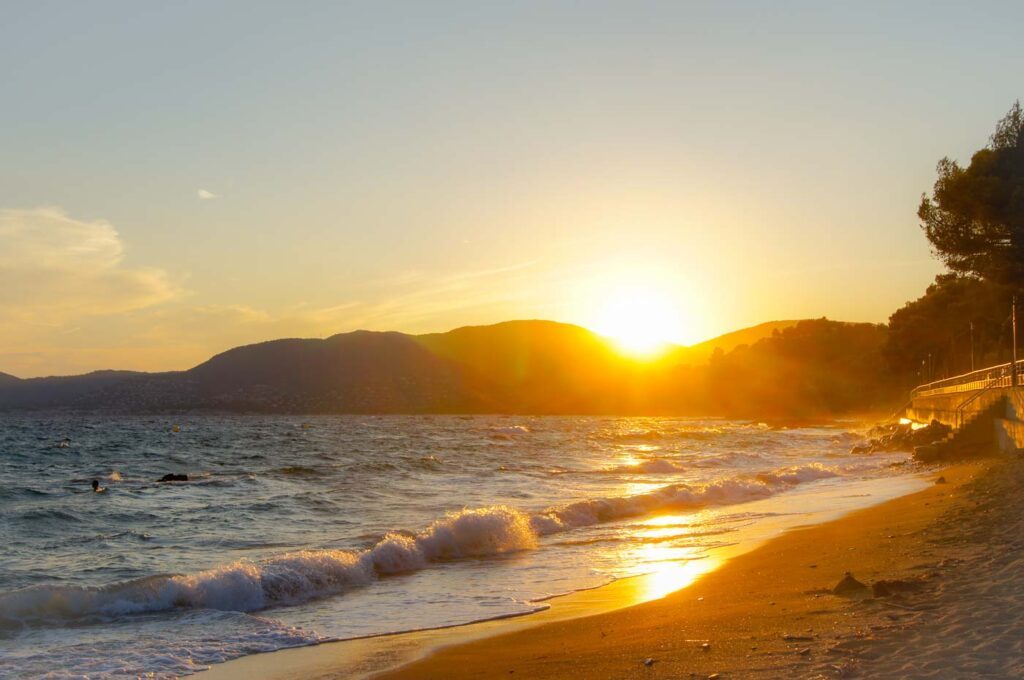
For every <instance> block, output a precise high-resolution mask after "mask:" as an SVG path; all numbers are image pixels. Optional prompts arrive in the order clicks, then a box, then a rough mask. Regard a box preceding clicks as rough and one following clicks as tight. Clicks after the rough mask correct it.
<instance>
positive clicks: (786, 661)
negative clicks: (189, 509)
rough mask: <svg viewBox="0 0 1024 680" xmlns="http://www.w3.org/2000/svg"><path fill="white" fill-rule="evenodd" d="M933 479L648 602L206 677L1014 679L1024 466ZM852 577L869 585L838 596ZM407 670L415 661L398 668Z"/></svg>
mask: <svg viewBox="0 0 1024 680" xmlns="http://www.w3.org/2000/svg"><path fill="white" fill-rule="evenodd" d="M929 481H930V482H932V483H931V484H930V486H928V487H927V488H926V489H924V490H922V491H919V492H917V493H912V494H909V495H906V496H902V497H900V498H896V499H894V500H890V501H887V502H884V503H882V504H879V505H875V506H873V507H869V508H867V509H863V510H858V511H855V512H853V513H851V514H847V515H845V516H843V517H841V518H839V519H837V520H834V521H829V522H826V523H824V524H818V525H814V526H809V527H804V528H800V529H796V530H792V531H788V532H786V533H784V534H783V535H781V536H778V537H777V538H774V539H772V540H769V541H767V542H765V543H763V544H762V545H760V546H759V547H757V548H755V549H754V550H752V551H750V552H746V553H744V554H740V555H738V556H735V557H731V558H729V557H726V558H725V560H724V562H723V563H722V564H721V566H720V567H719V568H717V569H713V570H710V571H708V572H707V573H703V574H695V575H694V577H695V581H694V582H693V583H692V585H690V586H688V587H685V588H683V589H681V590H678V591H675V592H672V593H670V594H668V595H666V596H665V597H662V598H660V599H656V600H653V601H649V602H645V603H643V604H639V605H635V606H629V607H625V608H615V604H616V602H619V603H621V602H623V601H625V599H626V598H629V597H635V595H636V593H635V592H631V591H633V590H635V588H638V587H643V585H642V580H639V579H626V580H623V581H620V582H617V583H615V584H612V585H611V586H608V587H605V588H599V589H597V590H595V591H590V592H588V593H581V594H576V595H574V596H570V597H568V598H563V599H565V600H566V601H567V602H564V603H559V604H560V605H562V606H555V607H552V609H551V610H549V611H547V612H544V613H541V614H537V615H533V616H529V617H524V618H520V619H511V620H505V621H492V622H486V623H483V624H476V625H469V626H462V627H459V628H458V629H455V630H454V631H425V632H423V633H414V634H412V635H401V636H389V638H388V639H385V640H381V639H376V640H367V641H355V642H348V643H341V644H340V645H330V644H328V645H321V646H318V647H314V648H307V649H297V650H285V651H283V652H278V653H275V654H270V655H256V656H253V657H248V658H245V659H240V660H238V661H236V662H233V663H230V664H225V665H224V666H220V667H215V668H214V669H213V670H212V671H211V672H210V673H209V674H207V676H208V677H211V678H217V677H242V676H243V675H250V674H251V673H253V672H255V671H257V670H258V671H259V672H260V674H261V675H263V676H268V677H278V678H284V677H341V673H342V671H341V668H345V669H346V670H345V671H344V673H345V676H346V677H347V676H348V674H349V673H351V672H352V669H353V668H358V669H359V671H360V674H362V673H366V674H368V675H372V676H373V677H377V678H387V679H399V678H403V679H404V678H497V677H518V678H565V677H570V676H574V675H575V676H582V677H587V678H625V677H636V678H660V677H664V678H677V677H708V678H712V677H718V678H731V677H744V678H746V677H780V676H782V675H786V676H791V677H1013V676H1019V674H1020V672H1021V670H1022V666H1021V663H1020V662H1019V661H1017V659H1019V658H1020V657H1019V651H1020V647H1021V634H1020V633H1021V632H1022V631H1024V618H1022V615H1021V613H1020V612H1021V607H1020V606H1019V604H1020V597H1021V596H1020V595H1019V593H1020V592H1024V590H1022V588H1021V586H1022V585H1024V575H1022V573H1021V570H1020V566H1021V560H1020V558H1019V550H1020V547H1021V541H1022V540H1024V539H1020V538H1019V536H1020V531H1019V528H1020V523H1021V520H1020V519H1017V517H1016V514H1015V513H1014V510H1013V508H1014V505H1013V503H1012V499H1013V498H1014V497H1015V496H1016V495H1017V494H1018V493H1019V492H1020V490H1021V489H1022V485H1024V464H1022V463H1021V462H1020V461H1018V460H1016V459H1015V458H1014V459H1008V458H1003V459H998V460H995V459H986V460H980V461H974V462H969V463H963V464H959V465H955V466H952V467H948V468H945V469H936V470H934V471H931V472H930V473H929ZM846 572H852V574H853V575H854V577H855V578H856V579H857V581H859V582H860V583H862V584H864V586H865V588H863V589H862V590H858V589H856V588H854V589H853V591H852V592H849V593H846V594H843V595H837V594H835V593H834V592H833V588H834V587H835V586H836V585H837V584H838V583H839V582H840V581H841V580H842V579H843V577H844V574H845V573H846ZM602 607H603V608H604V609H606V610H610V611H604V612H603V613H599V614H591V612H594V611H600V610H601V608H602ZM424 650H426V651H424ZM417 657H419V658H417ZM401 658H413V659H416V660H415V661H413V662H411V663H406V664H404V665H401V666H399V667H397V668H395V667H394V664H395V661H396V660H397V659H401ZM375 666H376V667H377V668H379V669H388V668H389V667H390V670H384V672H382V673H377V674H374V673H373V672H372V669H373V668H374V667H375ZM954 671H955V672H954ZM950 673H952V675H951V674H950ZM716 674H717V675H716Z"/></svg>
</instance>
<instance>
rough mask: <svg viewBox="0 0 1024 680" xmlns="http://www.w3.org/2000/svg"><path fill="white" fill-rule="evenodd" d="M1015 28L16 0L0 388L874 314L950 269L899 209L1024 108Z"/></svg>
mask: <svg viewBox="0 0 1024 680" xmlns="http://www.w3.org/2000/svg"><path fill="white" fill-rule="evenodd" d="M1022 23H1024V3H1009V2H1007V3H962V2H959V3H952V2H948V3H942V2H927V3H915V2H900V3H889V2H885V3H820V2H807V3H795V2H722V3H707V2H701V3H688V2H670V3H655V2H615V3H603V2H585V3H584V2H543V3H533V2H505V3H492V2H465V3H452V2H438V3H422V2H409V3H398V2H379V3H368V2H367V3H343V2H313V1H310V2H302V3H284V2H277V3H266V2H257V1H254V0H247V1H246V2H217V1H205V0H204V1H202V2H190V1H185V0H182V1H179V2H173V3H155V2H149V3H144V2H136V1H135V0H131V1H126V2H106V1H103V0H98V1H95V2H89V3H81V2H74V1H72V0H67V1H66V2H46V1H41V0H32V1H30V2H18V1H13V2H12V1H10V0H9V1H8V2H5V3H4V4H3V5H2V7H0V65H2V66H0V93H2V96H0V102H2V105H0V371H4V372H9V373H12V374H15V375H18V376H21V377H31V376H40V375H50V374H66V373H79V372H85V371H89V370H95V369H101V368H122V369H137V370H174V369H185V368H189V367H191V366H193V365H195V364H197V363H199V362H201V361H203V360H205V359H206V358H208V357H209V356H210V355H212V354H214V353H217V352H220V351H223V350H225V349H228V348H230V347H233V346H236V345H239V344H245V343H250V342H256V341H261V340H266V339H272V338H278V337H326V336H329V335H332V334H334V333H340V332H347V331H351V330H355V329H360V328H366V329H371V330H398V331H404V332H411V333H421V332H433V331H443V330H447V329H450V328H454V327H457V326H463V325H474V324H487V323H494V322H498V321H503V320H507V319H522V318H545V319H554V320H559V321H566V322H570V323H578V324H581V325H584V326H587V327H590V328H595V329H596V330H598V331H601V332H609V333H614V332H615V331H616V330H621V327H622V326H623V325H626V324H628V323H631V317H630V316H629V314H628V313H624V312H621V311H620V312H617V311H615V310H622V309H624V308H625V309H627V312H628V310H636V309H638V308H642V309H644V310H647V311H646V312H644V313H645V314H647V313H648V312H649V314H648V316H652V315H653V316H656V317H658V319H659V321H658V332H660V333H661V334H663V335H665V336H667V339H670V340H673V341H677V342H681V343H692V342H696V341H700V340H703V339H706V338H710V337H712V336H715V335H718V334H720V333H723V332H727V331H730V330H734V329H737V328H741V327H745V326H749V325H753V324H755V323H759V322H762V321H768V320H774V319H794V318H806V317H821V316H828V317H829V318H834V319H840V320H849V321H872V322H884V321H885V320H886V319H887V318H888V316H889V314H890V313H892V311H894V310H895V309H896V308H898V307H899V306H900V305H902V304H903V303H904V302H905V301H907V300H909V299H912V298H915V297H918V296H920V295H921V294H923V292H924V289H925V287H926V286H927V285H928V284H929V283H930V282H931V281H932V280H933V278H934V276H935V275H936V274H937V273H939V272H940V271H941V267H940V265H939V264H938V263H937V262H936V261H935V259H934V258H933V257H931V255H930V253H929V248H928V244H927V242H926V240H925V238H924V236H923V234H922V232H921V230H920V227H919V225H918V221H917V218H916V215H915V213H916V208H917V204H918V203H919V201H920V197H921V194H922V192H924V191H927V190H929V189H930V188H931V185H932V183H933V182H934V178H935V164H936V162H937V161H938V160H939V159H940V158H942V157H943V156H950V157H952V158H956V159H960V160H964V161H966V160H969V158H970V155H971V153H973V152H974V151H975V150H977V149H978V148H981V147H982V146H983V145H984V144H985V143H986V141H987V138H988V135H989V134H990V133H991V131H992V130H993V128H994V125H995V122H996V121H997V120H998V119H999V118H1001V117H1002V115H1003V114H1004V113H1005V112H1006V110H1007V109H1008V108H1009V107H1010V105H1011V104H1012V102H1013V100H1014V99H1016V98H1018V97H1019V96H1021V94H1022V91H1021V82H1020V79H1019V74H1020V73H1022V72H1024V50H1021V49H1020V41H1019V27H1020V26H1021V25H1022ZM652 300H654V301H656V304H655V303H654V302H651V301H652ZM638 303H643V304H638ZM648 303H650V304H648ZM645 305H646V306H645ZM638 323H643V321H642V320H641V321H639V322H638ZM648 323H650V322H649V321H648ZM617 324H618V326H619V327H620V328H618V329H617V328H616V325H617Z"/></svg>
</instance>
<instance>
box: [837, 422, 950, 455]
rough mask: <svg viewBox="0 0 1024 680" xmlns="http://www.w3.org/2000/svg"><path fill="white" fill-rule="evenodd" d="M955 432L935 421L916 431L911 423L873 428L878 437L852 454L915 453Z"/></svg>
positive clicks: (855, 447) (855, 448) (853, 449)
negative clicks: (918, 449)
mask: <svg viewBox="0 0 1024 680" xmlns="http://www.w3.org/2000/svg"><path fill="white" fill-rule="evenodd" d="M952 432H953V428H951V427H950V426H949V425H945V424H943V423H940V422H939V421H937V420H933V421H932V422H930V423H929V424H928V425H926V426H925V427H918V428H917V429H916V430H915V429H914V426H913V425H912V424H911V423H898V424H895V425H886V426H879V427H876V428H873V429H872V431H871V434H873V435H878V436H876V437H875V438H873V439H870V440H868V441H867V442H865V443H864V444H860V445H858V446H854V447H853V448H852V449H850V453H877V452H879V451H914V450H915V447H927V446H929V445H932V444H935V443H936V442H943V441H945V440H946V439H947V438H948V437H949V435H950V434H951V433H952Z"/></svg>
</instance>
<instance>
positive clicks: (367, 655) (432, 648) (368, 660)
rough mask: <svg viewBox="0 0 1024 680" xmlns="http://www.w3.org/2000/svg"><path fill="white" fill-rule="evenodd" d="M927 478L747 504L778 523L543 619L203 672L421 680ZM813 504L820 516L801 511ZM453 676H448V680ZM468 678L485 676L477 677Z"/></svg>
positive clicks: (649, 593)
mask: <svg viewBox="0 0 1024 680" xmlns="http://www.w3.org/2000/svg"><path fill="white" fill-rule="evenodd" d="M927 475H930V476H931V477H934V475H933V474H931V473H930V472H929V473H926V472H918V473H914V474H908V475H900V476H894V477H891V478H879V479H872V480H861V481H858V482H855V483H852V484H846V485H842V486H838V487H836V488H834V489H831V490H829V491H826V492H824V493H823V492H822V491H821V490H820V489H817V490H815V489H811V490H804V491H802V492H799V493H794V494H792V495H791V496H789V497H782V498H779V497H774V498H770V499H765V500H761V501H753V502H750V503H747V504H743V508H744V509H745V510H748V511H756V510H767V511H770V512H772V513H773V514H774V515H775V516H774V517H771V518H769V519H766V520H762V521H761V522H760V523H759V524H757V525H756V527H755V528H754V529H751V530H748V531H746V532H745V533H744V534H742V535H740V536H739V537H738V540H737V541H736V542H734V543H731V544H729V545H726V546H722V547H717V548H711V549H709V550H708V551H707V552H706V553H705V554H704V555H703V556H702V557H701V558H697V559H694V560H690V561H687V562H682V563H675V564H674V566H673V567H672V568H671V569H669V570H667V571H666V572H655V573H651V574H641V575H636V576H629V577H623V578H619V579H616V580H613V581H612V582H610V583H607V584H604V585H601V586H597V587H594V588H589V589H583V590H578V591H573V592H570V593H566V594H560V595H554V596H552V597H549V598H545V599H544V600H537V601H534V602H533V604H538V605H547V606H545V607H542V608H540V609H539V610H538V611H534V612H524V613H521V614H514V615H508V616H499V617H495V618H492V619H485V620H482V621H474V622H466V623H462V624H455V625H452V626H446V627H437V628H428V629H423V630H413V631H405V632H396V633H384V634H380V635H374V636H367V637H360V638H352V639H345V640H340V641H331V642H324V643H320V644H316V645H309V646H304V647H296V648H289V649H283V650H278V651H274V652H269V653H261V654H254V655H249V656H244V657H240V658H237V659H233V660H230V661H227V662H225V663H222V664H216V665H214V666H211V667H210V669H209V670H207V671H204V672H202V677H203V678H204V679H209V680H223V679H227V680H234V679H239V680H242V679H245V680H248V678H250V677H253V676H254V675H257V676H259V677H261V678H274V679H279V680H285V679H290V678H316V677H338V676H339V675H341V676H344V677H346V678H377V677H391V674H392V673H394V674H395V676H394V677H420V676H419V675H417V673H419V670H416V671H413V672H412V674H410V675H403V674H404V673H405V670H406V669H407V668H409V667H410V665H415V666H417V667H418V666H419V665H420V664H421V663H424V662H426V663H429V662H430V660H431V659H432V658H434V656H435V655H437V654H438V653H439V652H441V651H443V650H449V649H451V648H455V647H463V646H467V645H475V644H487V643H488V642H489V641H493V640H497V639H499V638H501V639H504V638H505V637H508V636H514V635H517V634H519V633H522V632H528V631H531V630H535V629H537V628H540V627H547V626H551V625H556V624H563V623H565V624H567V625H571V624H572V623H573V622H576V621H580V620H585V619H589V618H591V617H594V616H603V615H615V614H617V613H619V612H622V611H626V610H629V609H631V608H635V607H642V606H645V605H652V604H657V603H659V602H662V601H664V599H665V598H671V597H673V596H674V595H677V594H678V593H679V592H684V591H686V590H687V589H690V588H692V587H693V584H694V582H695V581H698V579H701V578H706V577H707V575H709V574H714V573H718V571H719V570H720V569H722V568H723V565H724V567H728V566H729V565H730V564H731V563H733V561H735V560H737V559H743V557H745V556H747V555H748V554H750V553H752V552H755V551H757V550H759V549H761V548H763V547H764V546H765V545H769V544H771V543H772V542H774V541H776V540H778V539H779V538H781V537H783V536H786V535H787V534H788V533H790V532H793V531H800V530H802V529H804V528H806V527H808V526H810V527H816V526H822V525H823V524H828V523H832V522H835V521H842V520H843V518H845V517H848V516H850V514H851V513H853V514H855V513H858V512H861V511H863V510H864V509H865V508H867V509H871V508H874V507H879V505H880V504H881V505H884V504H886V503H890V502H892V501H893V499H896V500H898V499H900V498H905V497H906V496H907V494H914V493H919V492H920V489H922V488H925V489H926V488H927V487H928V485H930V484H931V481H930V480H929V481H927V482H925V481H922V480H923V476H927ZM858 491H859V492H860V493H857V492H858ZM868 497H870V498H871V502H869V503H866V504H865V502H864V500H863V499H864V498H868ZM809 499H810V500H811V501H812V502H813V508H814V509H812V510H810V511H808V510H806V509H801V508H804V507H805V504H806V503H807V502H808V500H809ZM730 507H732V508H735V507H736V506H730ZM495 644H497V643H495ZM382 674H383V675H382ZM446 674H447V672H442V673H441V675H442V676H445V675H446ZM439 677H440V676H439ZM466 677H486V676H485V675H479V674H478V675H472V676H466Z"/></svg>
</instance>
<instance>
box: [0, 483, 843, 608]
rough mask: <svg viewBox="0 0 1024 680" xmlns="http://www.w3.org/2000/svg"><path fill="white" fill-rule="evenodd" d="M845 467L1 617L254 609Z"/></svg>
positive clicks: (461, 527)
mask: <svg viewBox="0 0 1024 680" xmlns="http://www.w3.org/2000/svg"><path fill="white" fill-rule="evenodd" d="M836 476H838V473H837V472H835V471H833V470H831V469H829V468H826V467H823V466H821V465H804V466H799V467H791V468H783V469H780V470H775V471H772V472H768V473H762V474H758V475H754V476H749V477H748V476H744V477H734V478H725V479H720V480H716V481H712V482H709V483H707V484H693V485H689V484H672V485H668V486H663V487H661V488H659V489H655V490H654V491H651V492H649V493H645V494H639V495H634V496H622V497H611V498H599V499H591V500H584V501H577V502H574V503H568V504H565V505H561V506H557V507H553V508H548V509H546V510H543V511H541V512H538V513H534V514H532V515H531V514H527V513H526V512H523V511H521V510H517V509H515V508H511V507H508V506H504V505H498V506H492V507H486V508H476V509H464V510H460V511H457V512H452V513H448V514H447V515H445V516H444V517H442V518H440V519H438V520H436V521H434V522H433V523H432V524H430V525H429V526H428V527H427V528H426V529H425V530H423V531H422V532H420V533H417V534H412V533H406V532H397V531H396V532H391V533H388V534H387V535H385V536H384V537H383V538H382V539H381V540H380V541H379V542H377V543H376V544H375V545H374V546H373V547H371V548H369V549H367V550H362V551H356V550H301V551H296V552H289V553H284V554H281V555H277V556H275V557H272V558H269V559H266V560H261V561H258V562H256V561H249V560H240V561H237V562H233V563H231V564H227V565H224V566H220V567H217V568H214V569H209V570H206V571H201V572H197V573H194V574H186V575H173V576H155V577H150V578H146V579H140V580H136V581H129V582H126V583H121V584H117V585H114V586H110V587H106V588H82V587H54V586H36V587H29V588H25V589H22V590H17V591H13V592H9V593H5V594H0V626H2V627H12V626H20V625H25V624H30V625H36V624H46V623H59V622H60V621H62V620H68V619H83V618H87V619H88V618H96V619H105V618H112V617H117V616H121V615H125V614H134V613H141V612H154V611H163V610H168V609H177V608H185V609H213V610H222V611H241V612H251V611H258V610H261V609H266V608H269V607H274V606H279V605H285V604H296V603H300V602H304V601H308V600H311V599H316V598H320V597H326V596H330V595H336V594H340V593H343V592H346V591H348V590H350V589H352V588H356V587H360V586H365V585H368V584H369V583H371V582H372V581H374V580H375V579H377V578H379V577H380V576H384V575H389V574H396V573H400V572H409V571H416V570H419V569H424V568H426V567H428V566H429V565H431V564H433V563H438V562H443V561H448V560H457V559H460V558H466V557H482V556H489V555H497V554H503V553H509V552H515V551H519V550H527V549H531V548H534V547H536V545H537V540H538V538H539V537H542V536H547V535H550V534H553V533H558V532H563V531H568V530H571V529H574V528H577V527H583V526H590V525H593V524H597V523H600V522H608V521H614V520H619V519H624V518H629V517H636V516H640V515H644V514H648V513H651V512H655V511H658V510H661V509H667V508H699V507H705V506H709V505H729V504H734V503H742V502H745V501H751V500H757V499H761V498H767V497H769V496H771V495H773V494H775V493H778V492H780V491H784V490H785V489H787V488H791V487H793V486H795V485H797V484H801V483H804V482H810V481H814V480H819V479H825V478H829V477H836Z"/></svg>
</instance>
